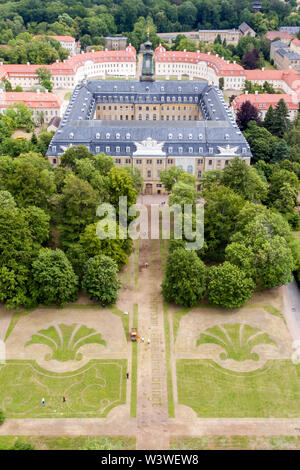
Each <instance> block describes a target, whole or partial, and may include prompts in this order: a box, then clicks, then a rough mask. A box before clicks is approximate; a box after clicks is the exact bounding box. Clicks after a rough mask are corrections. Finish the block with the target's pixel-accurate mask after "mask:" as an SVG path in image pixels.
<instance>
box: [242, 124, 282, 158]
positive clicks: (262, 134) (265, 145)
mask: <svg viewBox="0 0 300 470" xmlns="http://www.w3.org/2000/svg"><path fill="white" fill-rule="evenodd" d="M244 136H245V138H246V139H247V141H248V143H249V145H250V149H251V152H252V154H253V161H254V162H258V161H259V160H264V161H266V162H269V161H270V159H271V158H272V156H273V152H274V148H275V147H276V145H277V144H278V142H279V139H278V137H275V136H273V135H272V134H271V132H269V131H268V130H267V129H266V128H264V127H262V126H258V125H257V123H256V122H255V121H250V122H249V124H248V128H247V129H245V131H244Z"/></svg>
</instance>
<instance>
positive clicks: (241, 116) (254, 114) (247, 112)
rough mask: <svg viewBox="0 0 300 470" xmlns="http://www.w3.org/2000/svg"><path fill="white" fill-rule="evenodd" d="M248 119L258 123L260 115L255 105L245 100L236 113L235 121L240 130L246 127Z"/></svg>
mask: <svg viewBox="0 0 300 470" xmlns="http://www.w3.org/2000/svg"><path fill="white" fill-rule="evenodd" d="M250 121H255V122H256V123H257V124H259V123H260V117H259V114H258V111H257V109H256V107H255V106H253V105H252V104H251V103H250V101H245V103H243V104H242V105H241V107H240V109H239V110H238V112H237V114H236V122H237V125H238V126H239V128H240V129H241V131H244V130H245V129H247V127H248V124H249V122H250Z"/></svg>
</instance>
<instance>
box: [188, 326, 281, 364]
mask: <svg viewBox="0 0 300 470" xmlns="http://www.w3.org/2000/svg"><path fill="white" fill-rule="evenodd" d="M207 343H212V344H217V345H218V346H220V347H221V348H223V350H224V352H222V353H221V354H220V359H222V360H225V359H233V360H235V361H246V360H247V359H252V360H255V361H257V360H258V359H259V356H258V354H257V353H255V352H252V350H253V348H254V347H255V346H256V345H258V344H272V345H275V346H276V345H277V343H276V342H275V341H274V340H273V339H272V338H271V337H270V336H269V335H268V334H267V333H264V332H263V331H261V330H260V329H259V328H254V327H253V326H250V325H246V324H244V323H234V324H231V323H228V324H224V325H215V326H213V327H212V328H207V329H206V330H205V332H203V333H201V335H200V338H199V339H198V341H197V346H200V345H201V344H207Z"/></svg>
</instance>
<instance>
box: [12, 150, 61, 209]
mask: <svg viewBox="0 0 300 470" xmlns="http://www.w3.org/2000/svg"><path fill="white" fill-rule="evenodd" d="M13 167H14V171H13V174H11V175H9V176H8V178H7V181H6V187H7V189H8V190H9V191H10V192H11V194H12V195H13V197H14V198H15V200H16V202H17V204H18V205H19V206H22V207H24V206H27V205H33V206H37V207H41V208H43V209H47V208H48V207H49V204H50V199H51V197H52V196H53V195H54V193H55V189H56V188H55V184H54V175H53V170H52V168H51V166H50V164H49V163H48V162H47V161H45V160H44V159H43V158H42V157H41V156H40V155H36V154H32V155H30V154H27V155H24V156H20V157H18V158H16V159H15V160H14V161H13Z"/></svg>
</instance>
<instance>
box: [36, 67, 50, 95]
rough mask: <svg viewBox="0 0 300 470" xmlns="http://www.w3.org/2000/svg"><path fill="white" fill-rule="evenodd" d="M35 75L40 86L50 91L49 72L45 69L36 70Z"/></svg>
mask: <svg viewBox="0 0 300 470" xmlns="http://www.w3.org/2000/svg"><path fill="white" fill-rule="evenodd" d="M35 73H36V74H37V76H38V82H39V84H40V85H41V86H43V87H44V88H46V90H48V91H52V88H53V85H52V82H51V72H50V70H49V69H47V68H46V67H40V68H38V69H37V70H36V71H35Z"/></svg>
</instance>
